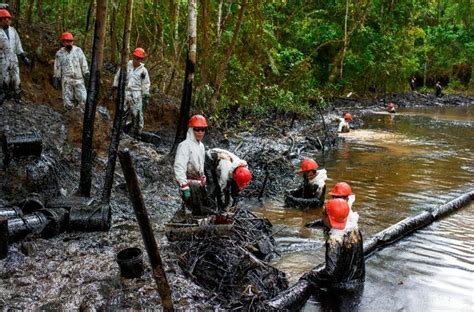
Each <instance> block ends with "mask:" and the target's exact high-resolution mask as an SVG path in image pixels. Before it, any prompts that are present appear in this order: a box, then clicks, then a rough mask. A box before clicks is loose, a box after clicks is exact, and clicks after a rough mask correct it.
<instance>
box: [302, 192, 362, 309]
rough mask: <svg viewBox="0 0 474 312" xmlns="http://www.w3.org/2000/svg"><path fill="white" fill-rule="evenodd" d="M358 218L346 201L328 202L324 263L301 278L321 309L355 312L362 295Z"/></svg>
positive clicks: (335, 200)
mask: <svg viewBox="0 0 474 312" xmlns="http://www.w3.org/2000/svg"><path fill="white" fill-rule="evenodd" d="M358 220H359V215H358V214H357V213H356V212H353V211H351V209H350V208H349V205H348V203H347V201H346V200H344V199H342V198H336V199H331V200H329V201H327V202H326V205H325V208H324V209H323V222H324V225H325V230H324V231H325V237H326V243H325V245H326V255H325V259H326V263H325V265H324V266H323V267H317V268H315V269H313V270H312V271H310V272H308V273H306V274H304V275H303V276H302V277H301V279H304V280H306V281H308V282H309V283H310V284H311V286H312V287H313V290H314V291H315V293H316V295H317V299H318V300H319V301H320V302H321V303H322V304H323V305H324V306H327V305H332V306H333V307H334V308H335V309H334V311H354V309H356V308H357V305H358V302H359V301H358V299H360V296H361V294H362V291H363V285H364V280H365V260H364V248H363V240H362V234H361V233H360V231H359V227H358V224H357V223H358Z"/></svg>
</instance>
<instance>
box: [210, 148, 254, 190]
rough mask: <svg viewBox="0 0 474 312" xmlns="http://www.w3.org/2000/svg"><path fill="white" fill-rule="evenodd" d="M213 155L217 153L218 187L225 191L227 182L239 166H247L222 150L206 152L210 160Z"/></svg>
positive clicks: (243, 161) (244, 162) (215, 149)
mask: <svg viewBox="0 0 474 312" xmlns="http://www.w3.org/2000/svg"><path fill="white" fill-rule="evenodd" d="M214 153H217V158H218V159H219V164H218V165H217V175H218V178H219V181H218V183H219V187H220V188H221V190H225V189H226V188H227V184H228V182H229V181H230V180H231V179H232V178H233V173H234V170H235V169H236V168H237V167H240V166H247V162H246V161H245V160H243V159H240V158H239V157H237V156H236V155H235V154H234V153H231V152H229V151H227V150H224V149H220V148H213V149H210V150H208V151H207V154H208V155H209V157H210V158H212V154H214Z"/></svg>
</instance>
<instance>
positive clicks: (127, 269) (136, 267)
mask: <svg viewBox="0 0 474 312" xmlns="http://www.w3.org/2000/svg"><path fill="white" fill-rule="evenodd" d="M117 263H118V265H119V267H120V275H121V276H122V277H125V278H137V277H140V276H142V275H143V252H142V250H141V249H140V248H137V247H133V248H126V249H122V250H121V251H120V252H119V253H118V254H117Z"/></svg>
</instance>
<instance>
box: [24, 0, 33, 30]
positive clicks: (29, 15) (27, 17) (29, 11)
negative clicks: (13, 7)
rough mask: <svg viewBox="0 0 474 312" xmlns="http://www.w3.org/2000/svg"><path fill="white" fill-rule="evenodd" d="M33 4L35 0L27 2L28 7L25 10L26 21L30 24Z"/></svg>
mask: <svg viewBox="0 0 474 312" xmlns="http://www.w3.org/2000/svg"><path fill="white" fill-rule="evenodd" d="M34 6H35V0H31V1H30V3H29V4H28V9H27V11H26V22H27V23H28V24H31V21H32V16H33V7H34Z"/></svg>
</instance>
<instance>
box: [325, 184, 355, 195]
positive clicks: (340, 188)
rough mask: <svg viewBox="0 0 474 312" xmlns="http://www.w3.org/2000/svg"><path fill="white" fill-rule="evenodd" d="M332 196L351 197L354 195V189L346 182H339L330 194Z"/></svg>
mask: <svg viewBox="0 0 474 312" xmlns="http://www.w3.org/2000/svg"><path fill="white" fill-rule="evenodd" d="M329 195H331V196H349V195H352V189H351V187H350V185H349V184H347V183H346V182H338V183H336V185H334V187H333V188H332V191H331V193H329Z"/></svg>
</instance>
